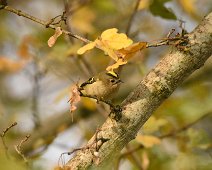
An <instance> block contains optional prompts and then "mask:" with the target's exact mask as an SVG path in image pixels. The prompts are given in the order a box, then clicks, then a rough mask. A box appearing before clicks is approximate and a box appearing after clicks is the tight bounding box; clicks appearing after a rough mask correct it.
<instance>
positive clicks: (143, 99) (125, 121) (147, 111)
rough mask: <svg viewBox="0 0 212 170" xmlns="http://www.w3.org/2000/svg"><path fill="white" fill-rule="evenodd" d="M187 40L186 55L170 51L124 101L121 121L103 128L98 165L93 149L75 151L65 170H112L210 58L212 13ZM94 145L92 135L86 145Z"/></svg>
mask: <svg viewBox="0 0 212 170" xmlns="http://www.w3.org/2000/svg"><path fill="white" fill-rule="evenodd" d="M188 40H189V42H188V44H187V45H186V46H185V47H186V48H185V49H187V50H186V51H185V50H180V49H177V48H174V47H173V49H172V51H171V52H170V53H169V54H167V55H166V56H165V57H164V58H163V59H162V60H161V61H160V62H159V64H158V65H157V66H155V68H153V69H152V70H151V71H150V72H149V73H148V74H147V75H146V76H145V77H144V78H143V80H142V81H141V82H140V83H139V85H138V86H137V87H136V88H135V89H134V91H133V92H131V93H130V94H129V96H128V97H127V98H126V100H125V101H123V103H122V118H121V119H120V120H119V121H118V122H115V121H114V120H111V119H110V118H108V119H107V120H106V121H105V123H104V124H103V125H102V127H101V131H100V132H99V133H98V137H99V138H104V139H110V140H108V141H107V142H105V143H104V144H103V145H102V146H101V148H100V149H99V150H98V152H99V153H98V155H99V161H98V164H97V163H95V162H94V161H93V159H94V157H95V156H94V155H93V153H94V151H95V147H90V148H89V149H87V150H80V151H78V152H77V154H76V155H75V156H74V157H73V158H72V159H71V160H70V161H69V162H68V163H67V164H66V169H71V170H75V169H88V168H92V169H111V168H110V167H111V166H112V165H113V164H114V162H113V161H112V160H115V159H116V158H117V155H118V154H119V152H120V151H121V149H122V148H123V147H124V146H125V145H126V144H127V143H129V142H130V141H131V140H133V139H134V138H135V137H136V134H137V132H138V131H139V129H140V128H141V127H142V126H143V124H144V123H145V122H146V121H147V120H148V118H149V117H150V116H151V115H152V114H153V112H154V111H155V110H156V109H157V108H158V107H159V106H160V105H161V103H162V102H163V101H164V100H165V99H166V98H168V97H169V96H170V95H171V94H172V93H173V91H174V90H175V89H176V88H177V87H178V86H179V85H180V84H181V83H182V82H183V81H184V80H185V79H186V78H187V77H188V76H189V75H191V74H192V73H193V72H194V71H195V70H197V69H199V68H200V67H201V66H203V65H204V63H205V61H206V60H207V59H208V58H209V57H210V56H211V55H212V48H211V44H212V13H210V14H209V15H208V16H207V17H205V19H204V20H203V21H202V23H201V24H200V25H199V26H198V27H197V28H196V29H195V30H194V31H193V32H192V33H190V34H188ZM93 141H95V135H94V136H93V137H92V138H91V139H90V140H89V142H88V144H87V145H89V144H91V143H93ZM94 146H95V145H94Z"/></svg>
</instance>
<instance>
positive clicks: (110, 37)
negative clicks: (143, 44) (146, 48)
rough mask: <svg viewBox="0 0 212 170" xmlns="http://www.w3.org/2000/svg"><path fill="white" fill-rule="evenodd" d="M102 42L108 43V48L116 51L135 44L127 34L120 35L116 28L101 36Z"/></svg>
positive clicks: (106, 31)
mask: <svg viewBox="0 0 212 170" xmlns="http://www.w3.org/2000/svg"><path fill="white" fill-rule="evenodd" d="M100 40H101V41H103V42H105V43H107V44H108V46H109V47H110V48H112V49H114V50H119V49H121V48H125V47H128V46H129V45H131V44H132V43H133V41H132V40H131V39H130V38H128V37H127V35H126V34H124V33H118V29H116V28H111V29H108V30H105V31H104V32H103V33H102V34H101V39H100Z"/></svg>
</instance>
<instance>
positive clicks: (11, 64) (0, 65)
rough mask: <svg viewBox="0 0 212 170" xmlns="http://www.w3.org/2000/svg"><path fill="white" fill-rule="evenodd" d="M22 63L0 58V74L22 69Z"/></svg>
mask: <svg viewBox="0 0 212 170" xmlns="http://www.w3.org/2000/svg"><path fill="white" fill-rule="evenodd" d="M23 66H24V62H21V61H14V60H11V59H9V58H7V57H1V56H0V72H17V71H19V70H20V69H22V68H23Z"/></svg>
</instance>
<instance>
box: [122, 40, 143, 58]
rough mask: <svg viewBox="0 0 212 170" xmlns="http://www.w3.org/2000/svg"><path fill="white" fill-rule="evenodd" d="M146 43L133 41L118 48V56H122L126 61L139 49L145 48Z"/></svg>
mask: <svg viewBox="0 0 212 170" xmlns="http://www.w3.org/2000/svg"><path fill="white" fill-rule="evenodd" d="M146 45H147V43H146V42H138V43H134V44H132V45H130V46H128V47H126V48H122V49H120V50H118V53H119V56H121V57H122V58H124V59H125V60H126V61H128V60H129V59H130V58H131V57H133V56H134V54H135V53H136V52H137V51H139V50H143V49H144V48H146Z"/></svg>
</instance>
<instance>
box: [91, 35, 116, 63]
mask: <svg viewBox="0 0 212 170" xmlns="http://www.w3.org/2000/svg"><path fill="white" fill-rule="evenodd" d="M95 42H96V46H97V47H99V48H100V49H101V50H102V51H104V52H105V55H108V56H110V57H111V58H112V59H113V60H115V61H117V60H118V59H119V58H118V56H117V54H116V53H115V50H114V49H112V48H110V47H109V44H108V43H106V42H104V41H101V40H98V39H97V40H95Z"/></svg>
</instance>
